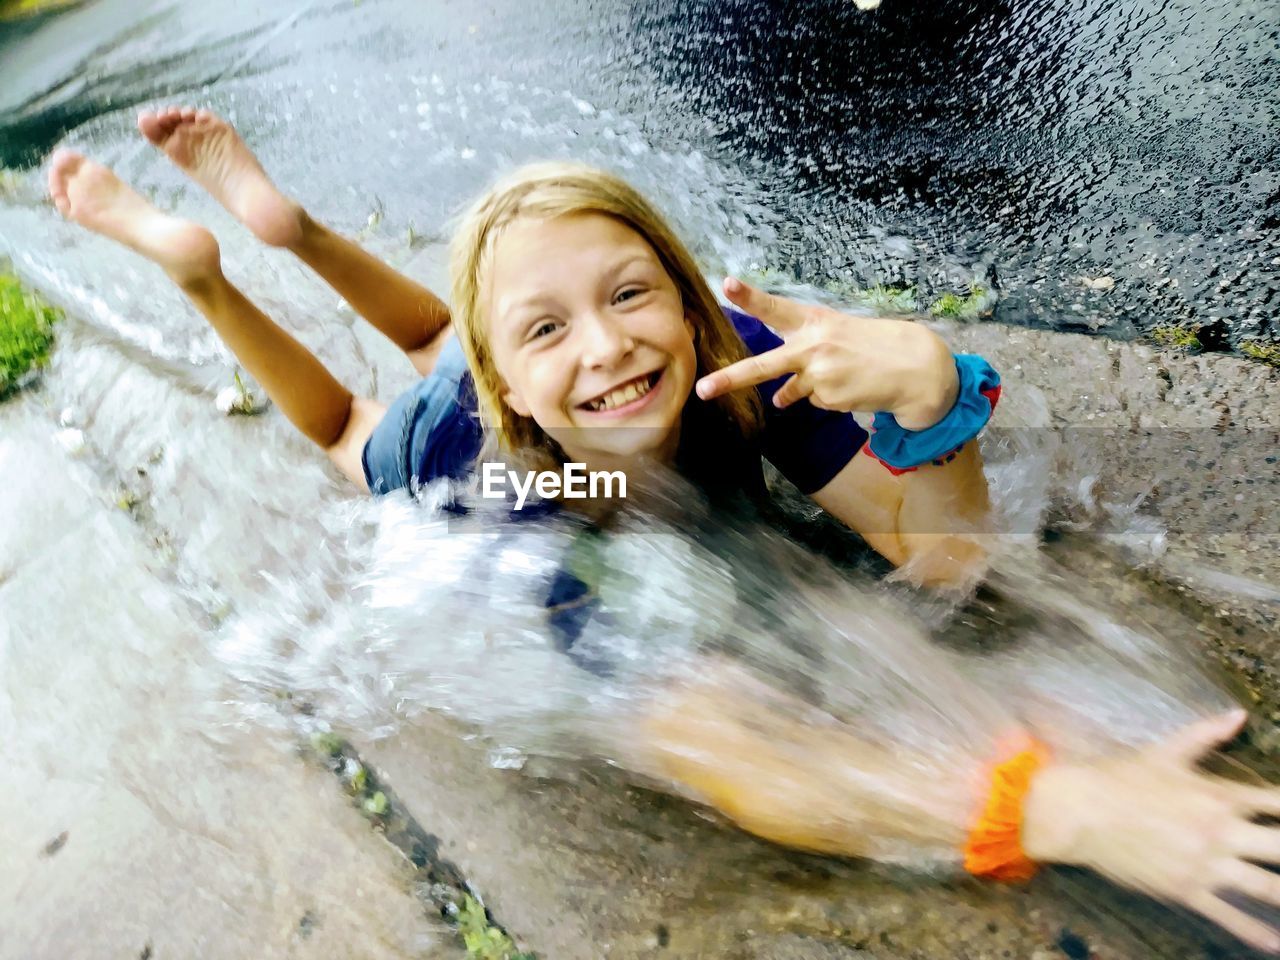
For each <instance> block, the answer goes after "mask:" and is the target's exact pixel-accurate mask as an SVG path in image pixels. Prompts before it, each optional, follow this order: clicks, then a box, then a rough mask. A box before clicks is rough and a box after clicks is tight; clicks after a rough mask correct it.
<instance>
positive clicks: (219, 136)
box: [138, 107, 449, 374]
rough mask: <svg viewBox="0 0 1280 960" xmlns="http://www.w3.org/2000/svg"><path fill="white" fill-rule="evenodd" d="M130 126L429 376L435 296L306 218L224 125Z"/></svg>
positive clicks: (195, 119) (440, 313) (180, 119)
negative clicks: (320, 280)
mask: <svg viewBox="0 0 1280 960" xmlns="http://www.w3.org/2000/svg"><path fill="white" fill-rule="evenodd" d="M138 128H139V129H140V130H141V131H142V133H143V134H144V135H145V136H146V137H147V139H148V140H150V141H151V142H152V143H153V144H155V145H156V146H157V147H159V148H160V149H161V150H163V151H164V152H165V154H166V155H167V156H168V157H169V158H170V159H171V160H173V162H174V163H175V164H177V165H178V166H179V167H181V168H182V169H183V170H184V171H186V173H187V174H188V175H189V176H190V177H191V178H192V179H194V180H195V181H196V182H197V183H199V184H200V185H201V186H202V187H204V188H205V189H206V190H208V191H209V192H210V193H211V194H212V195H213V196H214V198H215V199H217V200H218V202H219V203H221V204H222V205H223V206H224V207H226V208H227V210H228V211H229V212H230V213H231V214H233V215H234V216H235V217H236V218H238V219H239V220H240V221H241V222H242V223H243V224H244V225H245V226H247V227H248V228H249V229H250V230H252V231H253V233H254V234H255V235H256V236H257V237H258V238H259V239H260V240H262V241H263V242H264V243H268V244H270V245H272V246H276V247H285V248H287V249H288V250H290V251H292V252H293V253H294V254H295V255H297V256H298V258H299V259H301V260H302V261H303V262H304V263H306V264H307V265H308V266H309V267H311V268H312V269H313V270H315V271H316V273H318V274H319V275H320V276H321V277H322V278H323V279H324V280H325V281H326V282H327V283H328V284H329V285H330V286H331V287H333V289H334V290H336V291H337V292H338V293H339V294H340V295H341V296H342V297H343V298H344V299H345V300H346V301H347V302H348V303H350V304H351V306H352V307H354V308H355V310H356V312H357V313H359V314H360V315H361V316H362V317H364V318H365V319H366V320H368V321H369V322H370V323H372V324H373V325H374V326H375V327H377V328H378V329H379V330H380V331H382V333H384V334H385V335H386V336H387V337H389V338H390V339H391V340H392V341H393V342H394V343H395V344H396V345H397V346H399V347H400V349H402V350H403V351H404V352H405V353H406V354H408V355H409V357H410V359H411V360H414V362H415V366H418V367H419V369H420V370H421V371H422V372H423V373H424V374H425V373H426V372H429V370H430V365H434V362H435V353H436V350H433V349H431V347H432V346H433V345H434V346H435V347H436V348H437V349H438V339H437V338H438V335H439V334H440V333H441V332H443V331H444V330H446V328H447V327H448V324H449V309H448V307H446V306H445V305H444V303H443V302H442V301H441V300H440V298H439V297H437V296H436V295H435V294H433V293H432V292H431V291H430V290H428V289H427V288H426V287H423V286H422V285H421V284H418V283H415V282H414V281H413V280H410V279H409V278H408V277H405V276H404V275H403V274H400V273H398V272H396V271H395V270H393V269H392V268H391V267H389V266H387V265H386V264H385V263H383V262H382V261H381V260H379V259H378V258H377V257H374V256H372V255H371V254H369V253H368V252H367V251H365V250H363V249H361V247H359V246H358V245H357V244H355V243H353V242H352V241H350V240H348V239H346V238H345V237H342V236H339V235H338V234H336V233H334V232H333V231H331V230H329V229H328V228H327V227H325V226H323V225H322V224H320V223H318V222H316V221H315V220H313V219H312V218H311V217H310V216H309V215H308V214H307V212H306V211H305V210H303V209H302V207H301V206H300V205H299V204H298V203H297V202H296V201H293V200H291V199H289V198H287V197H285V196H284V195H283V194H281V193H280V191H279V190H278V189H277V188H276V186H275V185H274V184H273V183H272V182H271V180H270V179H269V178H268V177H267V174H266V172H265V171H264V170H263V169H262V166H261V164H259V163H258V160H257V158H256V157H255V156H254V155H253V153H251V152H250V150H249V148H248V147H247V146H245V144H244V141H243V140H241V139H240V137H239V135H237V133H236V132H235V130H234V129H233V128H232V127H231V125H230V124H228V123H227V122H226V121H225V120H223V119H222V118H220V117H218V116H216V115H214V114H213V113H210V112H209V111H208V110H199V111H197V110H193V109H192V108H190V107H186V108H183V109H168V110H162V111H160V112H158V113H143V114H141V115H140V116H139V117H138ZM423 365H427V370H422V366H423Z"/></svg>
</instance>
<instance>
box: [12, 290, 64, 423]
mask: <svg viewBox="0 0 1280 960" xmlns="http://www.w3.org/2000/svg"><path fill="white" fill-rule="evenodd" d="M60 317H61V314H60V313H59V312H58V311H57V310H56V309H54V308H53V307H51V306H49V305H48V304H47V303H45V302H44V301H43V300H41V299H40V298H39V297H37V296H36V295H35V294H33V293H31V292H29V291H28V290H25V289H24V288H23V286H22V284H21V283H19V282H18V278H17V277H15V276H13V274H10V273H0V400H2V399H4V398H5V397H7V396H8V395H9V394H11V393H13V392H14V391H15V390H17V389H18V387H20V386H21V385H22V381H23V378H24V377H26V376H27V374H29V373H30V372H31V371H32V370H35V369H38V368H39V367H43V366H44V365H45V364H46V363H48V362H49V351H50V350H51V349H52V348H53V325H54V324H55V323H57V322H58V320H59V318H60Z"/></svg>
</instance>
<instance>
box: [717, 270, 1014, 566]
mask: <svg viewBox="0 0 1280 960" xmlns="http://www.w3.org/2000/svg"><path fill="white" fill-rule="evenodd" d="M724 290H725V294H726V296H728V297H729V299H730V300H732V301H733V303H734V304H736V305H737V306H739V307H741V308H742V309H743V310H745V311H747V312H748V313H750V314H751V315H753V316H755V317H758V318H759V319H760V320H761V321H763V322H764V323H765V324H767V325H768V326H770V327H771V328H773V329H774V330H775V331H776V332H777V333H778V334H779V335H780V336H781V337H782V338H783V340H784V343H783V344H782V345H781V346H779V347H776V348H774V349H772V350H768V351H765V352H763V353H758V354H756V355H755V356H752V357H748V358H747V359H745V360H742V361H740V362H738V363H735V364H732V365H730V366H728V367H725V368H724V369H721V370H718V371H715V372H713V373H711V374H709V375H707V376H705V377H703V379H702V380H701V381H699V383H698V395H699V396H700V397H702V398H703V399H704V400H709V399H711V398H713V397H716V396H719V395H720V394H722V393H726V392H728V391H731V390H739V389H745V388H750V387H754V386H756V385H757V384H761V383H765V382H766V381H769V380H773V379H775V378H778V377H781V376H784V375H787V374H790V375H791V376H790V378H789V379H788V380H787V381H786V382H785V383H784V384H783V385H782V386H781V387H780V388H779V389H778V390H777V392H776V393H775V394H774V403H775V405H777V406H779V407H787V406H789V405H791V404H793V403H795V402H796V401H798V400H801V399H807V400H808V401H809V403H811V404H812V405H813V406H815V407H819V408H821V409H825V410H835V411H841V412H846V413H851V412H854V411H863V412H875V413H876V414H877V416H876V435H875V436H874V438H873V440H872V441H871V442H869V443H868V444H867V445H866V446H864V448H863V451H862V452H860V453H859V454H858V455H856V456H855V457H854V458H853V459H852V460H851V461H850V462H849V463H848V464H847V465H846V466H845V467H844V468H843V469H842V470H841V472H840V473H839V474H837V475H836V476H835V477H834V478H833V479H832V480H830V481H829V482H828V483H827V484H826V485H825V486H824V487H822V488H821V489H820V490H818V491H817V492H816V493H813V494H811V496H812V497H813V499H814V500H815V502H817V503H818V504H819V505H820V506H821V507H823V509H825V510H827V511H828V512H829V513H831V514H833V515H834V516H836V517H837V518H838V519H840V520H841V521H842V522H844V523H845V524H846V525H847V526H848V527H850V528H851V529H852V530H854V531H855V532H857V533H859V534H861V535H862V536H863V537H864V538H865V539H866V540H867V542H868V543H869V544H870V545H871V546H872V547H873V548H875V549H876V550H878V551H879V552H880V553H882V554H883V555H884V556H885V557H887V558H888V559H889V560H891V561H892V562H893V563H895V564H898V565H903V564H910V567H911V573H912V575H913V576H915V577H916V578H918V579H919V580H921V581H923V582H925V583H928V584H931V585H939V584H948V583H955V582H957V581H964V580H966V579H968V578H970V577H971V576H973V575H974V573H975V572H980V571H981V570H982V569H983V567H984V560H985V551H984V550H983V548H982V546H981V541H980V540H979V539H974V538H972V537H971V536H970V537H966V536H965V534H966V533H969V534H971V533H975V532H982V531H983V530H984V529H985V525H986V518H987V513H988V510H989V503H988V499H987V487H986V481H985V479H984V477H983V473H982V460H981V456H980V455H979V453H978V451H977V449H976V445H975V444H973V443H968V442H965V441H967V440H971V439H972V436H973V434H974V433H975V432H976V430H977V429H980V428H981V426H982V424H984V423H985V422H986V418H987V417H989V416H990V413H991V410H992V408H993V407H994V404H995V402H996V399H997V398H998V396H999V387H998V383H999V380H998V377H997V376H996V375H995V374H994V372H993V371H991V370H990V368H989V367H987V366H986V364H985V362H984V361H982V360H981V358H978V357H960V358H958V357H955V356H953V355H952V353H951V351H950V349H949V348H948V347H947V345H946V343H945V342H943V340H942V339H941V338H940V337H939V336H938V335H937V334H936V333H934V332H933V331H932V330H930V329H929V328H928V327H925V326H923V325H921V324H918V323H911V322H909V321H904V320H893V319H885V318H878V317H857V316H850V315H846V314H842V313H839V312H837V311H835V310H829V309H826V308H824V307H816V306H809V305H805V304H799V303H795V302H793V301H790V300H787V299H785V298H783V297H778V296H773V295H771V294H768V293H765V292H763V291H761V290H756V289H755V288H753V287H750V286H748V285H747V284H744V283H741V282H740V281H738V280H734V279H732V278H731V279H729V280H726V281H725V285H724ZM885 441H890V442H888V443H886V442H885ZM877 445H879V447H880V449H881V451H882V453H884V454H885V456H884V457H883V458H881V457H879V456H872V455H870V450H871V449H872V448H874V447H876V446H877ZM957 446H959V447H960V449H959V450H958V452H955V448H956V447H957ZM908 461H909V462H908ZM935 461H936V462H935Z"/></svg>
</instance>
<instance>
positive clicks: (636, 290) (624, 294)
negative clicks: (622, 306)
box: [613, 286, 644, 303]
mask: <svg viewBox="0 0 1280 960" xmlns="http://www.w3.org/2000/svg"><path fill="white" fill-rule="evenodd" d="M642 293H644V287H638V286H631V287H623V288H622V289H621V290H619V291H618V292H617V293H616V294H615V295H614V297H613V302H614V303H625V302H626V301H628V300H631V299H633V298H635V297H638V296H639V295H640V294H642Z"/></svg>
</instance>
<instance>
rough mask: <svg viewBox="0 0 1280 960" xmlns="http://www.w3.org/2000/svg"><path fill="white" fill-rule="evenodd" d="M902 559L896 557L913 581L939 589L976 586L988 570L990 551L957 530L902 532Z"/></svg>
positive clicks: (900, 536) (961, 588)
mask: <svg viewBox="0 0 1280 960" xmlns="http://www.w3.org/2000/svg"><path fill="white" fill-rule="evenodd" d="M899 541H900V544H901V557H902V559H901V560H900V561H899V560H896V559H895V558H893V557H890V559H891V560H894V562H895V563H896V564H897V566H898V567H899V569H900V570H902V572H903V574H904V575H905V576H906V577H907V578H908V579H909V580H911V581H912V582H914V583H917V584H920V585H921V586H925V587H930V588H933V589H938V590H963V589H967V588H969V587H972V586H974V585H975V584H976V583H978V581H980V580H981V579H982V578H983V577H984V576H985V575H986V572H987V569H988V567H989V565H990V552H989V551H988V550H987V547H986V545H985V544H983V543H981V542H980V541H979V540H978V539H977V538H976V537H972V536H959V535H956V534H899Z"/></svg>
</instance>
